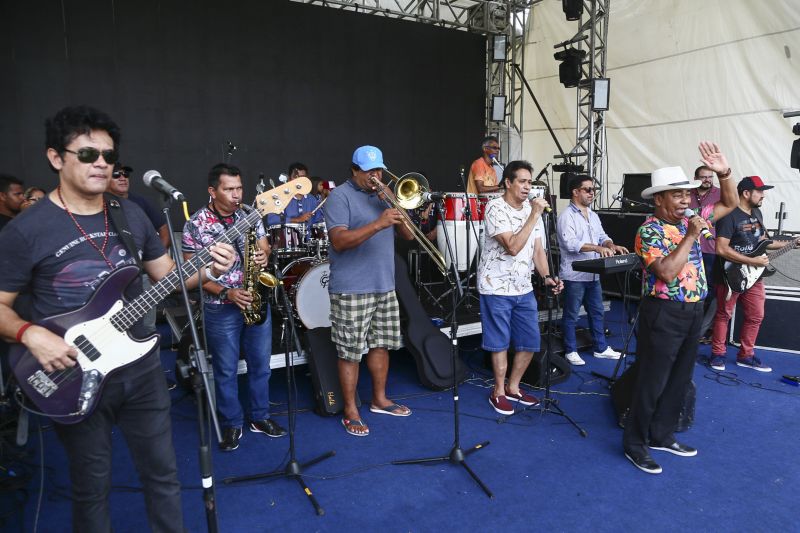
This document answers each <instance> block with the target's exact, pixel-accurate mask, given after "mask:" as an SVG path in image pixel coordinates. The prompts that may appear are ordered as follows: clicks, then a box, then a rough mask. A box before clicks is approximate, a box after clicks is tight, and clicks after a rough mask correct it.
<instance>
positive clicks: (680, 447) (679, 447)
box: [650, 441, 697, 457]
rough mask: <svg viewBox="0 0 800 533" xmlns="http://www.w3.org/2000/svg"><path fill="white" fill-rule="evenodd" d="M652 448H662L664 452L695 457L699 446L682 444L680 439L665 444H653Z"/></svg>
mask: <svg viewBox="0 0 800 533" xmlns="http://www.w3.org/2000/svg"><path fill="white" fill-rule="evenodd" d="M650 449H651V450H661V451H662V452H669V453H673V454H675V455H680V456H681V457H694V456H695V455H697V448H692V447H691V446H687V445H685V444H681V443H680V442H678V441H675V442H673V443H672V444H668V445H666V446H665V445H663V444H655V443H653V444H651V445H650Z"/></svg>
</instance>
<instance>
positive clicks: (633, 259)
mask: <svg viewBox="0 0 800 533" xmlns="http://www.w3.org/2000/svg"><path fill="white" fill-rule="evenodd" d="M639 265H640V263H639V256H638V255H636V254H624V255H612V256H611V257H598V258H597V259H585V260H583V261H573V262H572V270H577V271H578V272H590V273H592V274H616V273H617V272H627V271H629V270H633V269H634V268H637V267H638V266H639Z"/></svg>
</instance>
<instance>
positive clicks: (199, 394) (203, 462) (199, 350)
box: [163, 147, 235, 533]
mask: <svg viewBox="0 0 800 533" xmlns="http://www.w3.org/2000/svg"><path fill="white" fill-rule="evenodd" d="M234 149H235V147H234ZM172 201H173V199H172V197H171V196H170V197H169V203H168V204H167V205H166V206H165V207H164V210H163V212H164V219H165V220H166V222H167V229H168V230H169V239H170V245H171V248H172V250H174V251H175V253H174V254H173V256H174V260H175V270H176V271H177V272H178V279H179V280H180V285H181V294H182V295H183V303H184V305H185V306H186V320H187V321H188V322H187V326H188V328H189V331H190V333H191V335H192V345H193V347H192V348H190V350H189V358H190V361H192V366H194V367H195V368H196V369H197V372H190V376H191V384H192V389H193V390H194V395H195V403H196V404H197V422H198V424H197V428H198V436H199V438H200V446H199V449H198V453H199V455H200V461H199V464H200V477H201V479H202V485H203V506H204V507H205V510H206V527H207V528H208V531H209V532H210V533H216V532H217V531H219V523H218V521H217V499H216V492H215V489H214V468H213V466H212V461H211V446H210V443H209V439H208V434H207V433H206V424H208V425H211V424H212V423H213V425H214V429H215V431H216V433H217V442H221V441H222V434H221V432H220V428H219V421H218V420H217V410H216V406H215V404H214V398H213V396H212V394H213V389H214V386H213V374H212V372H211V369H210V368H209V367H208V358H207V356H206V351H205V350H204V349H203V346H204V345H203V344H202V343H201V342H200V334H199V333H198V330H197V323H196V322H195V319H194V313H193V312H192V305H191V302H190V300H189V292H188V290H187V289H186V282H185V281H184V279H183V259H182V257H181V254H180V253H178V250H179V248H178V247H177V246H176V243H175V240H174V238H173V235H175V233H173V230H172V219H171V218H170V205H171V204H172ZM198 276H200V273H198ZM198 288H199V289H200V302H201V303H200V305H201V306H202V305H203V304H202V300H203V284H202V283H198ZM204 390H205V398H204V397H203V396H204V395H203V391H204ZM206 407H208V410H206Z"/></svg>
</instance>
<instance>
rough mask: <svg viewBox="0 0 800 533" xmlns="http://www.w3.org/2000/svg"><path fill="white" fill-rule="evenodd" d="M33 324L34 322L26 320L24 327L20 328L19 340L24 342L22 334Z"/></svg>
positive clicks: (18, 332)
mask: <svg viewBox="0 0 800 533" xmlns="http://www.w3.org/2000/svg"><path fill="white" fill-rule="evenodd" d="M32 325H33V322H25V323H24V324H22V327H21V328H19V331H17V342H22V335H23V334H24V333H25V330H27V329H28V328H29V327H31V326H32Z"/></svg>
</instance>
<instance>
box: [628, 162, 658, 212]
mask: <svg viewBox="0 0 800 533" xmlns="http://www.w3.org/2000/svg"><path fill="white" fill-rule="evenodd" d="M649 186H650V173H649V172H648V173H642V174H623V175H622V196H624V197H625V198H630V199H631V200H638V201H644V200H642V191H643V190H645V189H646V188H648V187H649ZM622 210H623V211H626V212H630V213H652V212H653V208H651V207H649V206H646V205H635V204H631V203H630V202H626V201H624V200H623V202H622Z"/></svg>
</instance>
